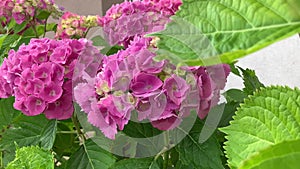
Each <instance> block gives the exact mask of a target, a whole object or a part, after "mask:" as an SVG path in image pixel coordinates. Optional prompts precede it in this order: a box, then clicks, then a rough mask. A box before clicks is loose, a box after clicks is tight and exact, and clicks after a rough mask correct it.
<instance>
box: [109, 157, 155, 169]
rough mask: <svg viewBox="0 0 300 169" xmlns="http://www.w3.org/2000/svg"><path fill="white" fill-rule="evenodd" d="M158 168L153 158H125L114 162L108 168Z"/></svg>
mask: <svg viewBox="0 0 300 169" xmlns="http://www.w3.org/2000/svg"><path fill="white" fill-rule="evenodd" d="M133 168H134V169H159V168H160V167H159V165H158V164H157V163H156V161H155V160H154V159H153V158H140V159H135V158H131V159H126V160H121V161H118V162H117V163H115V164H114V165H113V166H112V167H110V169H133Z"/></svg>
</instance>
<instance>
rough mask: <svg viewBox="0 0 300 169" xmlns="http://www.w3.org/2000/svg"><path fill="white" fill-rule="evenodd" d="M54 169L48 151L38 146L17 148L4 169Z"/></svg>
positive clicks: (52, 160) (51, 157)
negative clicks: (14, 156)
mask: <svg viewBox="0 0 300 169" xmlns="http://www.w3.org/2000/svg"><path fill="white" fill-rule="evenodd" d="M23 168H24V169H25V168H28V169H29V168H30V169H54V158H53V155H52V154H51V152H50V151H46V150H43V149H41V148H39V147H33V146H31V147H22V148H20V149H17V151H16V158H15V159H14V161H12V162H10V163H9V164H8V165H7V167H6V169H23Z"/></svg>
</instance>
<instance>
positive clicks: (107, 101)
mask: <svg viewBox="0 0 300 169" xmlns="http://www.w3.org/2000/svg"><path fill="white" fill-rule="evenodd" d="M127 97H128V95H123V96H113V95H109V96H107V97H105V98H103V99H101V100H100V102H99V103H98V104H97V105H98V106H97V108H96V107H95V105H93V104H92V111H91V112H89V113H88V121H89V122H90V123H91V124H93V125H94V126H96V127H98V128H99V129H100V130H101V131H102V132H103V134H104V135H105V136H106V137H108V138H110V139H115V134H117V129H119V130H123V129H124V126H125V125H126V124H127V123H128V121H129V119H130V114H131V111H132V110H133V108H134V107H133V104H131V103H130V102H128V101H129V100H128V98H127Z"/></svg>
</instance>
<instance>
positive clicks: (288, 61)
mask: <svg viewBox="0 0 300 169" xmlns="http://www.w3.org/2000/svg"><path fill="white" fill-rule="evenodd" d="M55 2H56V3H57V4H58V5H60V6H63V7H64V8H65V11H70V12H74V13H77V14H80V15H103V14H105V11H106V10H107V9H109V8H110V6H111V5H112V4H115V3H119V2H123V0H55ZM237 65H239V66H241V67H243V68H250V69H254V70H255V71H256V74H257V76H258V77H259V79H260V80H261V81H262V82H263V83H264V84H266V85H271V84H272V85H287V86H290V87H296V86H297V87H300V38H299V36H298V35H296V36H293V37H291V38H288V39H285V40H283V41H280V42H277V43H275V44H273V45H271V46H269V47H267V48H265V49H263V50H260V51H258V52H256V53H253V54H251V55H249V56H246V57H244V58H242V59H240V60H239V62H238V64H237ZM242 87H243V84H242V80H241V79H239V78H237V77H236V76H234V75H230V77H229V79H228V83H227V86H226V88H227V89H230V88H242Z"/></svg>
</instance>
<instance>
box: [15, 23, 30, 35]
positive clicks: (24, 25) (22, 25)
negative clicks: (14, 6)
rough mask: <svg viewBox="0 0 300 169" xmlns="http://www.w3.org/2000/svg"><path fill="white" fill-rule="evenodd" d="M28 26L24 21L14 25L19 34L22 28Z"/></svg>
mask: <svg viewBox="0 0 300 169" xmlns="http://www.w3.org/2000/svg"><path fill="white" fill-rule="evenodd" d="M26 26H27V22H23V23H21V24H20V25H19V24H17V25H15V26H14V27H13V30H14V33H15V34H17V33H19V32H21V31H22V30H24V29H25V27H26Z"/></svg>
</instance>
